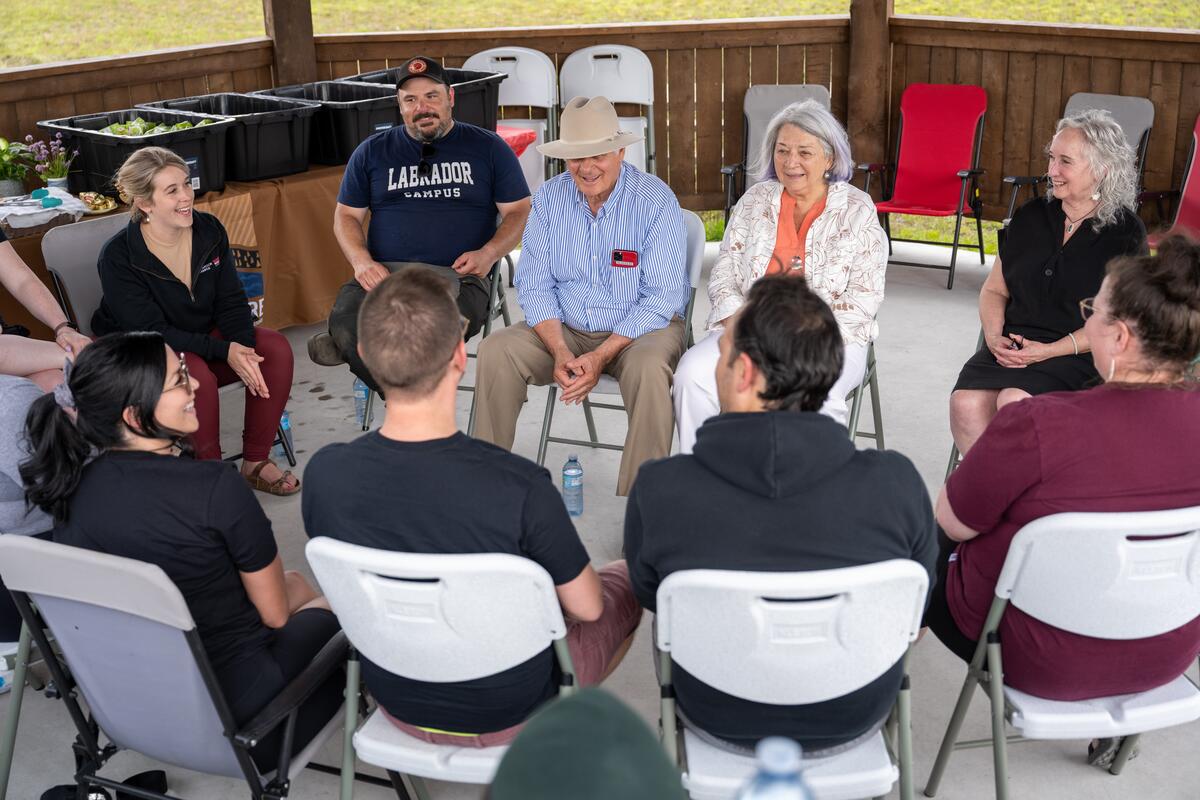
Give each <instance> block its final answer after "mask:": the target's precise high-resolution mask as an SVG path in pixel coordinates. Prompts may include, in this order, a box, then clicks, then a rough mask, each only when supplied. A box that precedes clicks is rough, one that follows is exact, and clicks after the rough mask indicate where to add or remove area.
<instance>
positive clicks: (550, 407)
mask: <svg viewBox="0 0 1200 800" xmlns="http://www.w3.org/2000/svg"><path fill="white" fill-rule="evenodd" d="M557 398H558V387H557V386H555V385H554V384H551V385H550V389H549V391H547V393H546V413H545V414H544V415H543V416H542V435H541V437H540V438H539V439H538V452H537V463H538V466H539V467H544V466H546V445H547V444H549V442H548V441H547V440H548V439H549V437H550V423H551V422H552V421H553V420H554V401H555V399H557Z"/></svg>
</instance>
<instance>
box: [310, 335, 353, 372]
mask: <svg viewBox="0 0 1200 800" xmlns="http://www.w3.org/2000/svg"><path fill="white" fill-rule="evenodd" d="M308 357H309V358H310V359H312V362H313V363H314V364H320V365H321V366H323V367H336V366H338V365H340V364H345V363H346V359H344V358H342V351H341V350H339V349H338V346H337V345H336V344H334V341H333V337H332V336H330V335H329V331H321V332H320V333H318V334H315V335H313V336H312V337H310V338H309V340H308Z"/></svg>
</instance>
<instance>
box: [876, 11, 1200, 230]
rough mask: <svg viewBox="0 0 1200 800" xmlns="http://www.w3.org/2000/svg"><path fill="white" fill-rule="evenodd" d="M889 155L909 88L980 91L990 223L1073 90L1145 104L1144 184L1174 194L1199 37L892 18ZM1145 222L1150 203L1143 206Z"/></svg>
mask: <svg viewBox="0 0 1200 800" xmlns="http://www.w3.org/2000/svg"><path fill="white" fill-rule="evenodd" d="M890 31H891V40H892V80H891V103H890V106H891V108H890V120H891V123H890V137H891V140H892V141H891V142H890V143H889V149H888V152H889V153H891V152H893V151H894V148H895V135H896V126H897V123H898V121H899V109H900V96H901V93H902V92H903V90H904V87H906V86H907V85H908V84H910V83H923V82H928V83H971V84H976V85H980V86H983V87H984V89H986V90H987V94H988V112H987V117H986V118H985V123H984V137H983V147H982V157H981V166H982V167H983V168H984V169H985V170H987V174H986V175H985V176H984V178H983V198H984V202H985V205H986V210H987V215H988V217H989V218H990V219H1001V218H1002V217H1003V216H1004V214H1003V212H1004V209H1005V207H1006V206H1007V203H1008V196H1009V195H1008V192H1005V191H1003V189H1004V185H1003V183H1002V178H1003V176H1005V175H1042V174H1044V173H1045V170H1046V159H1045V156H1044V154H1043V150H1044V148H1045V146H1046V145H1047V144H1048V143H1049V142H1050V139H1051V137H1052V136H1053V134H1054V126H1055V124H1056V123H1057V122H1058V119H1059V117H1060V116H1061V115H1062V110H1063V108H1064V107H1065V106H1066V103H1067V98H1068V97H1070V96H1071V95H1072V94H1074V93H1076V92H1095V93H1100V94H1123V95H1136V96H1139V97H1148V98H1150V100H1151V101H1152V102H1153V103H1154V109H1155V119H1154V128H1153V130H1152V132H1151V134H1150V144H1149V150H1148V152H1147V156H1146V176H1145V187H1146V188H1147V189H1178V188H1179V182H1180V178H1181V177H1182V174H1183V169H1184V162H1185V160H1186V158H1187V153H1188V146H1189V144H1190V143H1191V131H1192V126H1193V125H1194V124H1195V121H1196V116H1197V114H1200V31H1155V30H1145V29H1142V30H1138V29H1121V28H1100V27H1084V26H1073V25H1042V24H1036V23H1000V22H986V21H966V20H952V19H939V18H932V17H901V16H896V17H893V18H892V19H891V23H890ZM1142 211H1143V215H1144V216H1145V218H1146V220H1147V222H1148V223H1150V224H1155V223H1157V222H1158V220H1157V219H1155V216H1156V214H1155V212H1154V208H1153V204H1148V205H1147V206H1146V207H1144V208H1143V209H1142Z"/></svg>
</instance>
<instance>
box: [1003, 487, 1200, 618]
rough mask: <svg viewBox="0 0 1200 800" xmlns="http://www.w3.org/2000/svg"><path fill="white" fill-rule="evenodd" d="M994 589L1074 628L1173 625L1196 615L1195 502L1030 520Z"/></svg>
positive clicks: (1199, 552)
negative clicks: (1164, 508) (1167, 508)
mask: <svg viewBox="0 0 1200 800" xmlns="http://www.w3.org/2000/svg"><path fill="white" fill-rule="evenodd" d="M1145 537H1152V538H1145ZM1154 537H1158V538H1154ZM1161 537H1167V538H1161ZM996 596H997V597H1001V598H1007V599H1008V600H1009V602H1011V603H1012V604H1013V605H1015V606H1017V608H1020V609H1021V610H1022V611H1024V612H1025V613H1026V614H1029V615H1030V616H1032V617H1034V618H1036V619H1038V620H1041V621H1042V622H1044V623H1046V624H1047V625H1052V626H1054V627H1055V628H1060V629H1062V630H1065V631H1070V632H1071V633H1077V634H1080V635H1081V636H1092V637H1096V638H1099V639H1144V638H1147V637H1150V636H1157V635H1158V634H1160V633H1166V632H1167V631H1171V630H1175V629H1176V628H1178V627H1180V626H1182V625H1185V624H1187V623H1188V622H1191V621H1192V620H1193V619H1195V618H1196V617H1198V616H1200V506H1196V507H1194V508H1181V509H1173V510H1170V511H1138V512H1121V513H1082V512H1074V513H1066V514H1052V515H1050V516H1048V517H1042V518H1041V519H1037V520H1034V521H1033V522H1031V523H1029V524H1028V525H1026V526H1025V527H1023V528H1021V530H1020V531H1018V532H1017V535H1016V536H1015V537H1014V538H1013V541H1012V544H1010V545H1009V547H1008V556H1007V558H1006V559H1005V561H1004V568H1003V569H1002V570H1001V571H1000V578H999V580H998V581H997V582H996Z"/></svg>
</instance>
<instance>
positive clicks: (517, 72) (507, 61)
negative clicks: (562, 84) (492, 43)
mask: <svg viewBox="0 0 1200 800" xmlns="http://www.w3.org/2000/svg"><path fill="white" fill-rule="evenodd" d="M463 69H473V70H478V71H480V72H503V73H504V74H505V75H507V76H508V77H507V78H506V79H504V80H503V81H501V82H500V100H499V103H500V105H502V106H534V107H536V108H553V107H554V106H556V105H558V74H557V72H556V71H555V69H554V62H553V61H551V60H550V56H548V55H546V54H545V53H543V52H541V51H540V50H533V49H531V48H528V47H492V48H489V49H487V50H484V51H482V52H479V53H476V54H475V55H473V56H471V57H470V58H468V59H467V60H466V62H465V63H464V64H463Z"/></svg>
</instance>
